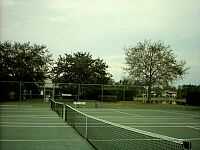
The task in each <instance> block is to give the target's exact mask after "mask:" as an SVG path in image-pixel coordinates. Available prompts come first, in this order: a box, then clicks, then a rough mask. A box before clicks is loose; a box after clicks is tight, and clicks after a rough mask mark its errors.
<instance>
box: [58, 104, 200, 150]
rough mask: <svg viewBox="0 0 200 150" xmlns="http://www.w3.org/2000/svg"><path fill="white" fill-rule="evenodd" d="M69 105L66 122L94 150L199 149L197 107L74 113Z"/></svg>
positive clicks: (96, 109) (66, 110) (198, 113)
mask: <svg viewBox="0 0 200 150" xmlns="http://www.w3.org/2000/svg"><path fill="white" fill-rule="evenodd" d="M60 105H61V104H60ZM71 106H73V105H71ZM71 106H69V105H66V106H65V120H66V121H67V122H68V123H69V124H70V125H71V126H73V127H74V129H75V130H76V131H78V133H79V134H80V135H81V136H83V137H85V138H86V139H87V140H88V141H89V142H90V143H91V144H92V145H93V146H94V147H96V149H113V150H114V149H138V150H144V149H145V150H146V149H153V150H154V149H155V150H156V149H163V150H169V149H193V150H198V149H199V148H200V117H199V116H200V111H199V108H196V109H193V108H191V107H187V106H186V107H185V106H181V107H180V108H181V109H180V108H179V106H178V107H177V106H175V107H171V108H170V107H166V109H163V108H165V106H164V105H163V107H162V108H160V109H159V107H158V108H156V109H155V108H153V107H152V108H151V105H150V107H149V106H148V107H145V108H143V109H142V108H132V109H130V108H129V109H119V108H118V109H109V108H106V109H105V108H95V109H94V108H78V110H76V109H74V108H72V107H71ZM178 108H179V109H178ZM191 145H192V147H191Z"/></svg>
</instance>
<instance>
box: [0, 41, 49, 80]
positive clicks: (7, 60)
mask: <svg viewBox="0 0 200 150" xmlns="http://www.w3.org/2000/svg"><path fill="white" fill-rule="evenodd" d="M50 63H51V55H50V54H49V53H48V49H47V47H46V46H44V45H36V44H34V45H31V44H30V42H26V43H19V42H9V41H6V42H0V80H1V81H43V80H44V79H45V78H46V77H47V73H48V70H49V65H50Z"/></svg>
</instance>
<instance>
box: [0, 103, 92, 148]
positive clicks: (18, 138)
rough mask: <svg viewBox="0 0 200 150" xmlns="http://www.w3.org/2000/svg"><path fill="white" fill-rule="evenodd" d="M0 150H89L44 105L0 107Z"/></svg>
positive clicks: (7, 105) (72, 131)
mask: <svg viewBox="0 0 200 150" xmlns="http://www.w3.org/2000/svg"><path fill="white" fill-rule="evenodd" d="M0 149H1V150H44V149H45V150H66V149H67V150H92V149H93V147H92V146H91V145H90V144H89V143H88V142H87V141H86V140H85V139H83V138H82V137H81V136H80V135H79V134H78V133H77V132H76V131H75V130H74V129H73V128H72V127H70V126H68V125H67V124H66V123H65V122H64V121H63V120H62V119H60V118H59V117H58V116H57V114H56V113H55V112H52V111H51V110H50V108H49V106H48V104H47V103H45V104H18V103H12V104H10V103H8V104H7V103H6V104H5V103H3V104H0Z"/></svg>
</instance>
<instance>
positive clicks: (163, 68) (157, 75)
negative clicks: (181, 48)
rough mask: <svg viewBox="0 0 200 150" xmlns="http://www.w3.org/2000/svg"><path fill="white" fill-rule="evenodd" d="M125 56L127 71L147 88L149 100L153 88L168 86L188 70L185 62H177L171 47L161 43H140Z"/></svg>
mask: <svg viewBox="0 0 200 150" xmlns="http://www.w3.org/2000/svg"><path fill="white" fill-rule="evenodd" d="M125 55H126V58H125V60H126V64H127V68H125V69H126V70H127V71H128V73H129V75H130V76H131V77H132V78H133V79H134V80H135V81H137V82H138V81H140V82H141V83H144V85H146V86H147V89H148V94H147V97H148V100H151V94H150V93H151V91H152V87H153V86H159V87H161V86H167V85H169V83H170V82H172V81H173V80H175V79H177V78H179V77H183V75H184V73H185V72H186V70H187V69H186V68H184V66H185V62H184V61H177V60H176V57H175V55H174V54H173V50H172V49H171V48H170V46H169V45H165V44H164V43H162V42H160V41H158V42H152V41H144V42H138V43H137V45H136V46H135V47H131V48H127V49H125Z"/></svg>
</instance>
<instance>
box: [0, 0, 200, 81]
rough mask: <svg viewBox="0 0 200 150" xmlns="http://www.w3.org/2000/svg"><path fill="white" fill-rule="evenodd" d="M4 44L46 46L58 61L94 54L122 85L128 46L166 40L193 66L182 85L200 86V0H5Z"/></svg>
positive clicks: (0, 5)
mask: <svg viewBox="0 0 200 150" xmlns="http://www.w3.org/2000/svg"><path fill="white" fill-rule="evenodd" d="M0 40H1V41H6V40H10V41H19V42H27V41H30V42H31V43H33V44H34V43H37V44H44V45H46V46H47V47H48V49H49V51H50V53H52V54H53V56H54V58H55V59H56V58H57V57H58V56H59V55H63V54H64V53H70V54H71V53H74V52H77V51H86V52H90V53H91V54H92V55H93V57H94V58H98V57H100V58H102V59H104V61H105V62H106V63H107V65H108V66H109V69H108V70H109V72H110V73H111V74H112V75H113V78H114V79H115V80H116V81H118V80H120V79H122V78H123V77H125V76H127V74H126V73H125V71H124V70H123V67H125V53H124V48H126V47H130V46H135V45H136V43H137V42H139V41H144V40H153V41H158V40H161V41H163V42H164V43H166V44H169V45H170V46H171V48H172V49H173V50H174V53H175V55H176V56H177V59H178V60H185V61H186V63H187V65H186V67H189V68H190V69H189V70H188V71H187V74H186V75H185V76H184V78H183V80H178V81H177V82H176V84H200V1H199V0H0Z"/></svg>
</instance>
